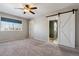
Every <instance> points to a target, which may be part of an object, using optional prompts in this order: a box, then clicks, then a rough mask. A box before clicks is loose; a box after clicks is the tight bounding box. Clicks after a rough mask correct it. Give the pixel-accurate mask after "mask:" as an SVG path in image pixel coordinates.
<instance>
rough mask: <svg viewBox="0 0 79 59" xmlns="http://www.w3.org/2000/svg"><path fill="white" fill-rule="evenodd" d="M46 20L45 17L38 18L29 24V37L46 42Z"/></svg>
mask: <svg viewBox="0 0 79 59" xmlns="http://www.w3.org/2000/svg"><path fill="white" fill-rule="evenodd" d="M47 27H48V20H47V18H46V17H38V18H35V19H32V20H31V21H30V22H29V28H30V29H29V31H30V34H29V36H30V37H31V38H34V39H39V40H42V41H48V28H47Z"/></svg>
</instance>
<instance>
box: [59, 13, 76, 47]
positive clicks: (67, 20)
mask: <svg viewBox="0 0 79 59" xmlns="http://www.w3.org/2000/svg"><path fill="white" fill-rule="evenodd" d="M59 23H60V26H59V37H60V38H59V44H60V45H64V46H67V47H73V48H75V14H73V12H69V13H65V14H61V15H60V17H59Z"/></svg>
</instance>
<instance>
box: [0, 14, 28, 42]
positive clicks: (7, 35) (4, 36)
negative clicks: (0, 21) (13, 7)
mask: <svg viewBox="0 0 79 59" xmlns="http://www.w3.org/2000/svg"><path fill="white" fill-rule="evenodd" d="M1 16H3V17H7V18H12V19H16V20H22V24H23V28H22V31H0V42H4V41H11V40H18V39H25V38H27V37H28V21H27V20H25V19H22V18H19V17H16V16H12V15H9V14H5V13H0V17H1Z"/></svg>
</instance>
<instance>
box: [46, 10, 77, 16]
mask: <svg viewBox="0 0 79 59" xmlns="http://www.w3.org/2000/svg"><path fill="white" fill-rule="evenodd" d="M77 10H78V9H72V10H70V11H66V12H59V13H57V14H53V15H49V16H46V17H51V16H56V15H60V14H64V13H69V12H73V14H74V11H77Z"/></svg>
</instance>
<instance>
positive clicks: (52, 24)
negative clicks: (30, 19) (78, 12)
mask: <svg viewBox="0 0 79 59" xmlns="http://www.w3.org/2000/svg"><path fill="white" fill-rule="evenodd" d="M57 38H58V21H57V20H50V21H49V42H50V43H54V44H58V43H57Z"/></svg>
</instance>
